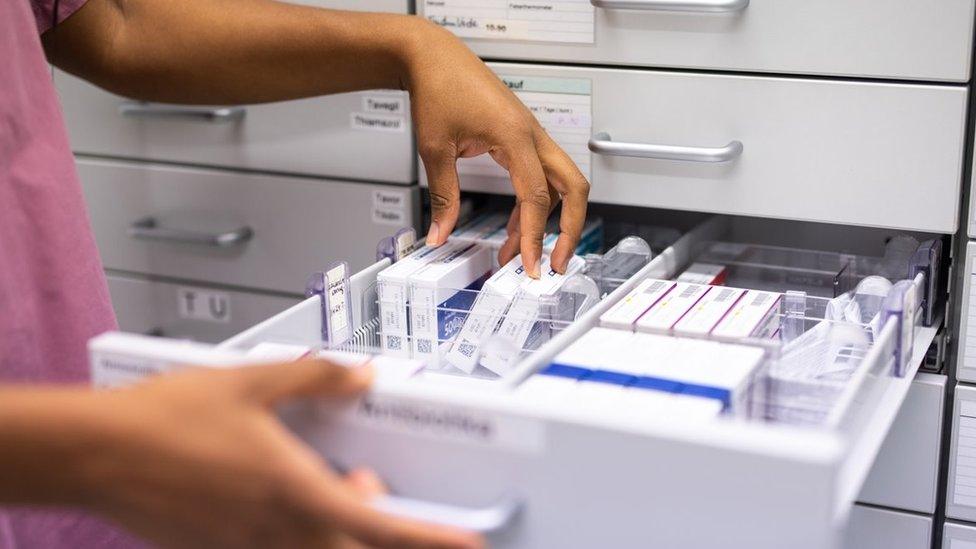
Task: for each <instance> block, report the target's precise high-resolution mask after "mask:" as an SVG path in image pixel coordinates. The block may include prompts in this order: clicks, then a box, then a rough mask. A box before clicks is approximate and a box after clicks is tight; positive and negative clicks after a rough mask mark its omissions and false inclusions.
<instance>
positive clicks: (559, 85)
mask: <svg viewBox="0 0 976 549" xmlns="http://www.w3.org/2000/svg"><path fill="white" fill-rule="evenodd" d="M499 76H500V78H501V79H502V81H503V82H505V84H507V85H508V87H509V88H510V89H511V90H512V91H514V92H515V95H516V96H518V98H519V99H521V100H522V102H523V103H525V105H526V106H527V107H528V108H529V110H531V111H532V114H534V115H535V117H536V119H538V120H539V122H540V123H541V124H542V126H543V127H544V128H545V129H546V131H547V132H548V133H549V135H550V136H551V137H552V139H553V140H554V141H555V142H556V143H557V144H558V145H559V146H560V147H562V149H563V150H564V151H566V154H568V155H569V156H570V158H572V159H573V161H574V162H576V165H577V166H578V167H579V169H580V172H582V173H583V175H584V176H586V178H587V179H589V178H590V150H589V148H588V146H587V143H588V142H589V139H590V134H591V131H592V127H593V120H592V114H591V112H592V107H591V96H590V90H591V83H590V81H589V80H587V79H583V78H545V77H532V76H508V75H499ZM457 166H458V174H459V175H460V176H461V177H462V178H463V177H464V176H465V175H469V176H486V177H497V178H505V179H507V178H508V172H506V171H505V170H504V169H503V168H502V167H501V166H499V165H498V164H496V163H495V161H494V160H492V158H491V157H490V156H489V155H487V154H485V155H481V156H477V157H474V158H462V159H460V160H459V161H458V163H457Z"/></svg>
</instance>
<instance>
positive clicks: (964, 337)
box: [956, 242, 976, 383]
mask: <svg viewBox="0 0 976 549" xmlns="http://www.w3.org/2000/svg"><path fill="white" fill-rule="evenodd" d="M960 268H961V270H962V304H961V307H960V308H959V311H960V313H959V350H958V352H957V353H956V377H957V378H958V379H959V380H960V381H968V382H974V383H976V300H974V299H972V293H973V281H974V279H976V242H969V243H967V244H966V254H965V257H964V258H963V261H962V265H961V267H960Z"/></svg>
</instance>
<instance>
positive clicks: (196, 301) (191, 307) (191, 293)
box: [176, 287, 230, 324]
mask: <svg viewBox="0 0 976 549" xmlns="http://www.w3.org/2000/svg"><path fill="white" fill-rule="evenodd" d="M176 301H177V311H178V313H179V315H180V318H184V319H187V320H203V321H205V322H219V323H221V324H226V323H228V322H230V296H229V295H228V294H226V293H224V292H214V291H210V290H201V289H199V288H189V287H182V288H177V290H176Z"/></svg>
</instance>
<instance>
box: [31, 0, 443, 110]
mask: <svg viewBox="0 0 976 549" xmlns="http://www.w3.org/2000/svg"><path fill="white" fill-rule="evenodd" d="M436 32H437V31H436V30H435V29H433V28H432V26H431V25H430V24H428V23H426V22H425V21H423V20H421V19H418V18H415V17H409V16H400V15H392V14H373V13H356V12H344V11H334V10H324V9H318V8H311V7H305V6H298V5H292V4H286V3H279V2H275V1H272V0H192V1H187V0H89V2H88V3H87V4H86V5H85V6H83V7H82V8H81V9H80V10H79V11H78V12H77V13H76V14H74V15H73V16H71V17H70V18H69V19H68V20H66V21H65V22H64V23H62V24H61V25H60V26H58V27H57V28H55V29H54V30H53V31H50V32H48V33H47V34H46V35H45V37H44V44H45V49H46V51H47V54H48V57H49V58H50V59H51V60H52V62H53V63H54V64H55V65H57V66H59V67H61V68H63V69H65V70H66V71H68V72H71V73H74V74H77V75H79V76H81V77H83V78H86V79H88V80H91V81H93V82H94V83H96V84H98V85H100V86H102V87H104V88H106V89H109V90H111V91H113V92H116V93H119V94H122V95H126V96H129V97H135V98H139V99H145V100H152V101H165V102H179V103H201V104H232V103H255V102H263V101H276V100H284V99H294V98H299V97H309V96H314V95H323V94H330V93H341V92H347V91H354V90H362V89H378V88H386V89H389V88H393V89H396V88H404V87H405V86H406V82H405V79H406V78H407V73H408V69H407V64H408V58H409V57H411V56H413V55H414V54H413V52H414V51H415V50H416V48H417V47H418V46H419V43H420V41H422V40H423V35H424V34H428V33H430V34H436Z"/></svg>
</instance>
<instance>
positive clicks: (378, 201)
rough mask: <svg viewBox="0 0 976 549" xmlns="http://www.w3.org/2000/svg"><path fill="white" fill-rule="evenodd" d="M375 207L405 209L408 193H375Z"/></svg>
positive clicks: (377, 191) (379, 191) (381, 191)
mask: <svg viewBox="0 0 976 549" xmlns="http://www.w3.org/2000/svg"><path fill="white" fill-rule="evenodd" d="M373 206H375V207H377V208H405V207H406V206H407V193H406V192H404V191H384V190H376V191H373Z"/></svg>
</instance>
